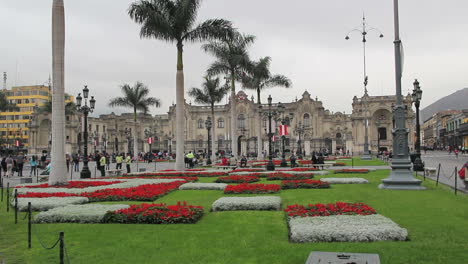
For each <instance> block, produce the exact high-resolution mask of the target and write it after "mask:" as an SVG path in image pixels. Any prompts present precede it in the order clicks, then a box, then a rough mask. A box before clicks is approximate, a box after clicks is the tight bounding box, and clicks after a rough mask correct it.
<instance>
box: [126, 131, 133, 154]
mask: <svg viewBox="0 0 468 264" xmlns="http://www.w3.org/2000/svg"><path fill="white" fill-rule="evenodd" d="M124 133H125V136H126V137H127V142H128V145H127V149H128V153H131V149H132V148H131V147H132V131H130V129H128V128H125V132H124Z"/></svg>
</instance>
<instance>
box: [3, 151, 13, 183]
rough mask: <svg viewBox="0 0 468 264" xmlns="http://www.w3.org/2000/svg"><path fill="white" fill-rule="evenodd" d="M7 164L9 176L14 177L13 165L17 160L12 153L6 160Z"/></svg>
mask: <svg viewBox="0 0 468 264" xmlns="http://www.w3.org/2000/svg"><path fill="white" fill-rule="evenodd" d="M5 163H6V166H7V178H8V177H9V178H11V177H13V166H14V165H15V161H14V160H13V158H12V157H11V155H8V158H6V160H5Z"/></svg>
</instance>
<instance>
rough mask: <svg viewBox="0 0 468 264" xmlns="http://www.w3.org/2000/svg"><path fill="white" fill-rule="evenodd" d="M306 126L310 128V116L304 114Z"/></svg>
mask: <svg viewBox="0 0 468 264" xmlns="http://www.w3.org/2000/svg"><path fill="white" fill-rule="evenodd" d="M303 123H304V126H305V127H310V115H309V114H304V122H303Z"/></svg>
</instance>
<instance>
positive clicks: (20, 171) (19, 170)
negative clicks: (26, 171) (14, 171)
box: [16, 152, 24, 177]
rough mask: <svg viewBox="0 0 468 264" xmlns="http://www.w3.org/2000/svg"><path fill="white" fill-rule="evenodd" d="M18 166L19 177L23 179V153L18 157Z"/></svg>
mask: <svg viewBox="0 0 468 264" xmlns="http://www.w3.org/2000/svg"><path fill="white" fill-rule="evenodd" d="M16 166H17V167H18V177H23V167H24V156H23V152H20V154H19V155H18V156H17V157H16Z"/></svg>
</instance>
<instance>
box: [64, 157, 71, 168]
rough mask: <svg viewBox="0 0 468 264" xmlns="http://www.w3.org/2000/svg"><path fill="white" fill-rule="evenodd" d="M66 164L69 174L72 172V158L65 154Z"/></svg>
mask: <svg viewBox="0 0 468 264" xmlns="http://www.w3.org/2000/svg"><path fill="white" fill-rule="evenodd" d="M65 162H66V163H67V172H70V162H71V158H70V154H68V153H67V154H65Z"/></svg>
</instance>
